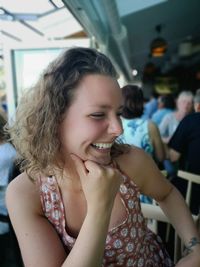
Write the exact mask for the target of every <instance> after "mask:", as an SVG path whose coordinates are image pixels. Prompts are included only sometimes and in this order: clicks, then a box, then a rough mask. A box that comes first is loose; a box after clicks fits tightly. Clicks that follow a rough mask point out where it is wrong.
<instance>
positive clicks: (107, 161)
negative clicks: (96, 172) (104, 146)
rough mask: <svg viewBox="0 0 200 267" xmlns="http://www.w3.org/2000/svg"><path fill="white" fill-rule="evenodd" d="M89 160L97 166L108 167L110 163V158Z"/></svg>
mask: <svg viewBox="0 0 200 267" xmlns="http://www.w3.org/2000/svg"><path fill="white" fill-rule="evenodd" d="M90 160H92V161H94V162H96V163H97V164H99V165H109V164H110V162H111V157H110V156H107V157H101V158H97V157H93V158H91V159H90Z"/></svg>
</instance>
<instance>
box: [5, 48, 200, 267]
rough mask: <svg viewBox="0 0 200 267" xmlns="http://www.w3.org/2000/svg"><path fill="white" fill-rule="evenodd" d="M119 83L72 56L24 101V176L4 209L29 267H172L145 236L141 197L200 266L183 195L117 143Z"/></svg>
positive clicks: (72, 52)
mask: <svg viewBox="0 0 200 267" xmlns="http://www.w3.org/2000/svg"><path fill="white" fill-rule="evenodd" d="M116 76H117V75H116V71H115V69H114V67H113V65H112V63H111V62H110V60H109V59H108V58H107V57H106V56H105V55H103V54H102V53H100V52H98V51H96V50H94V49H89V48H80V47H79V48H72V49H69V50H68V51H66V52H64V53H63V54H62V55H61V56H60V57H59V58H57V59H56V60H54V61H53V62H52V63H51V64H50V65H49V67H48V68H47V69H46V70H45V71H44V73H43V75H42V76H41V78H40V80H39V81H38V83H37V84H36V86H35V87H34V88H32V89H30V91H28V92H27V93H26V94H25V95H24V96H23V98H22V99H21V102H20V104H19V107H18V110H17V114H16V121H15V123H14V124H13V125H12V127H11V128H10V134H11V138H12V141H13V143H14V144H15V146H16V148H17V150H18V152H19V153H20V155H21V156H22V158H23V159H24V162H23V165H22V168H23V170H24V172H23V173H22V174H21V175H19V176H18V177H17V178H16V179H14V181H13V182H11V183H10V185H9V187H8V190H7V194H6V199H7V206H8V210H9V215H10V218H11V221H12V224H13V227H14V230H15V232H16V235H17V238H18V241H19V245H20V248H21V252H22V256H23V260H24V265H25V266H43V267H58V266H62V267H67V266H73V267H80V266H81V267H100V266H105V267H108V266H110V267H111V266H112V267H115V266H119V265H121V266H124V267H125V266H141V267H144V266H145V267H149V266H155V267H170V266H174V264H173V263H172V261H171V259H170V258H169V256H168V253H167V252H166V250H165V248H164V246H163V244H162V241H161V240H160V238H159V237H158V236H156V235H155V234H154V233H153V232H151V231H150V230H149V229H148V228H147V226H146V222H145V219H144V217H143V215H142V212H141V208H140V203H139V195H140V192H142V193H143V194H148V195H149V196H151V197H154V198H155V199H156V201H158V202H159V204H160V205H161V207H162V208H163V210H164V211H165V212H166V213H167V214H168V215H169V218H170V219H171V220H172V221H173V222H174V226H175V227H176V228H177V229H178V230H179V233H180V236H181V237H182V238H183V240H184V242H185V244H187V243H190V241H191V240H194V238H195V240H197V242H196V243H195V244H194V245H193V248H192V253H191V255H189V258H188V257H186V258H185V259H184V260H183V261H186V262H187V261H189V262H190V263H191V265H190V266H192V267H197V266H199V262H200V256H199V255H200V253H199V251H200V248H199V244H198V243H199V242H198V238H199V237H198V233H197V230H196V228H195V226H194V223H193V221H192V217H191V216H190V214H189V211H188V209H187V207H186V205H185V204H184V201H183V199H182V198H181V196H180V194H179V193H178V192H177V191H176V190H175V189H174V188H173V186H172V185H171V184H170V183H169V182H168V181H167V180H166V179H165V178H164V177H163V176H162V174H161V173H160V171H159V170H158V168H157V167H156V165H155V164H154V162H153V160H152V159H151V158H150V157H149V156H148V155H146V154H145V153H144V152H143V151H142V150H141V149H139V148H136V147H128V146H127V145H120V144H117V142H116V139H117V137H118V136H119V135H120V134H121V133H122V125H121V120H120V115H121V112H122V107H123V105H122V104H123V103H122V95H121V90H120V88H119V85H118V83H117V80H116ZM144 166H145V168H144ZM28 178H31V180H30V179H28ZM155 185H156V186H155ZM172 203H173V205H172ZM177 210H178V218H177V217H176V215H177ZM180 220H181V221H182V225H181V228H180V227H179V221H180ZM180 266H181V265H180Z"/></svg>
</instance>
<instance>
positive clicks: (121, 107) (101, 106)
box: [91, 105, 124, 109]
mask: <svg viewBox="0 0 200 267" xmlns="http://www.w3.org/2000/svg"><path fill="white" fill-rule="evenodd" d="M97 106H98V107H99V108H102V109H109V108H110V106H109V105H91V107H97ZM123 107H124V105H121V106H119V107H118V108H117V109H123Z"/></svg>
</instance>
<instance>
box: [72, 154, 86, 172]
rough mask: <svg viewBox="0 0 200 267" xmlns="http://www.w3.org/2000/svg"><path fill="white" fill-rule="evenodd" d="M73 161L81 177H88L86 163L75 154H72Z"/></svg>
mask: <svg viewBox="0 0 200 267" xmlns="http://www.w3.org/2000/svg"><path fill="white" fill-rule="evenodd" d="M70 157H71V159H72V160H73V162H74V164H75V167H76V170H77V172H78V174H79V176H80V177H81V176H82V175H87V172H88V171H87V169H86V167H85V165H84V162H83V160H82V159H81V158H79V157H78V156H76V155H75V154H71V155H70Z"/></svg>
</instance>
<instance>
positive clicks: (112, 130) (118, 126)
mask: <svg viewBox="0 0 200 267" xmlns="http://www.w3.org/2000/svg"><path fill="white" fill-rule="evenodd" d="M108 132H109V134H112V135H114V136H119V135H121V134H122V133H123V128H122V122H121V119H120V118H119V117H116V118H112V119H111V120H110V121H109V126H108Z"/></svg>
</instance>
